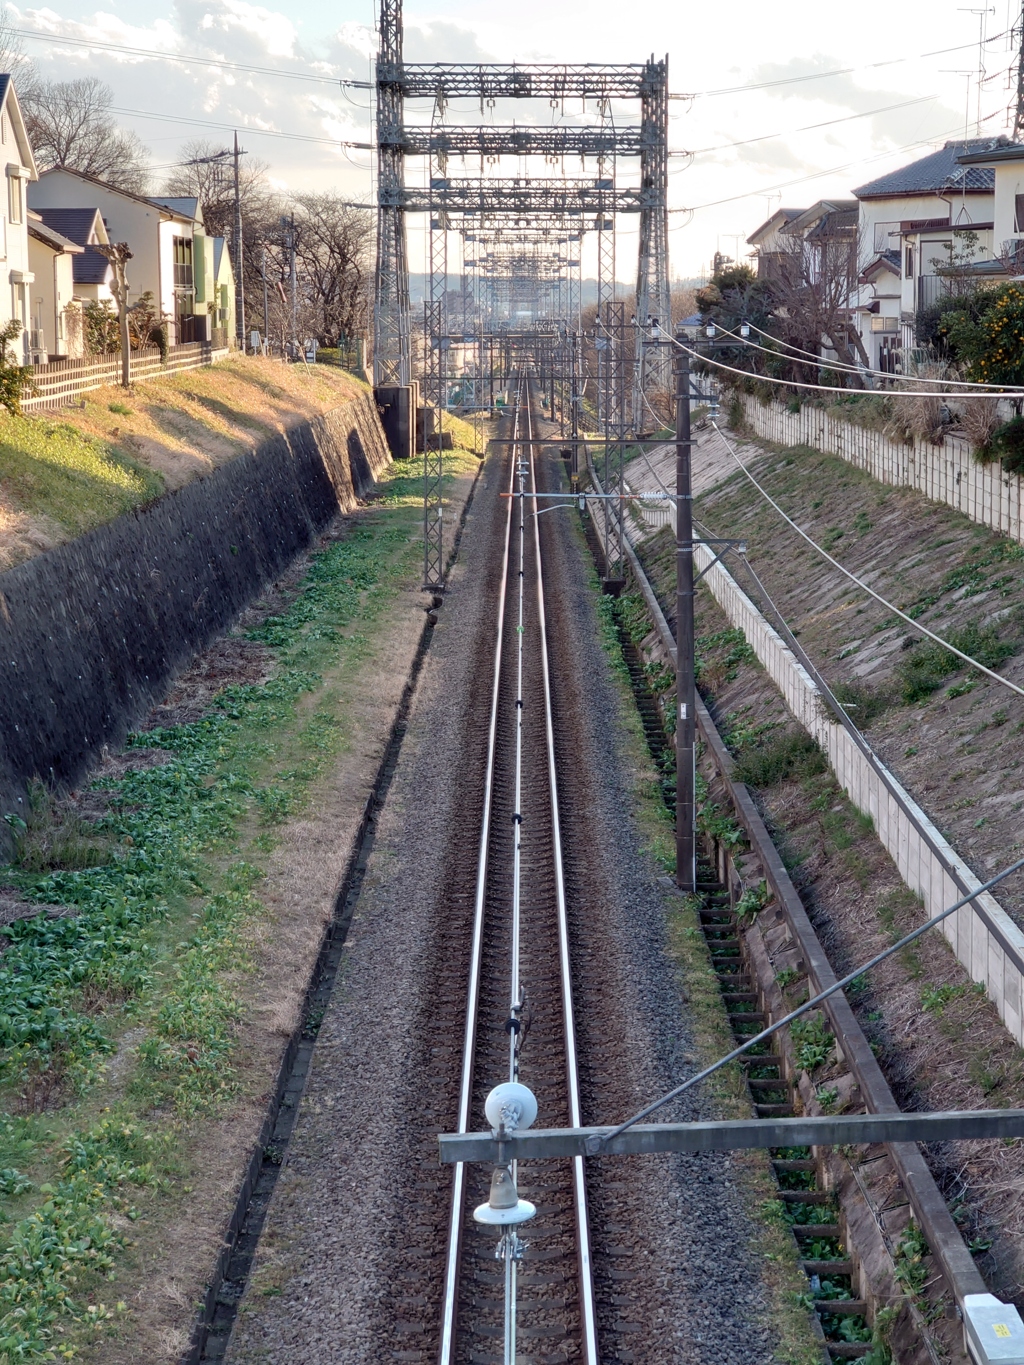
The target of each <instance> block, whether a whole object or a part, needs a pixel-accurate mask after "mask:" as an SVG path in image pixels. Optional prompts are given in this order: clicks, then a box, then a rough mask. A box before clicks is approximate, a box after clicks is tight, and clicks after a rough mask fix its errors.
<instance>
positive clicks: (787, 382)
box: [658, 324, 1024, 399]
mask: <svg viewBox="0 0 1024 1365" xmlns="http://www.w3.org/2000/svg"><path fill="white" fill-rule="evenodd" d="M658 331H659V332H661V333H662V334H663V335H664V336H666V337H668V339H669V341H671V342H672V344H673V346H678V347H679V349H680V350H681V351H685V352H686V353H687V355H689V356H692V357H693V359H694V360H699V361H701V362H702V363H703V364H705V365H712V366H714V368H715V369H716V370H724V371H725V372H726V373H727V374H737V375H739V376H740V378H741V379H756V380H757V381H758V383H761V384H774V385H775V386H776V387H777V388H783V389H811V390H812V391H813V392H814V393H841V394H844V395H845V396H846V397H847V398H849V396H850V393H851V392H852V390H850V389H845V388H844V389H841V388H838V387H837V386H836V385H834V384H805V383H802V382H801V381H800V380H798V379H777V378H775V376H773V375H770V374H758V375H755V374H752V373H751V371H750V370H740V369H737V368H736V366H735V365H726V364H725V363H724V361H721V360H713V359H712V357H711V356H709V355H702V354H701V353H700V351H695V350H694V349H693V348H692V347H691V346H687V345H685V344H684V343H683V342H681V341H680V340H679V338H678V337H674V336H672V335H671V333H669V332H666V331H665V329H664V327H662V326H660V324H659V325H658ZM899 393H900V397H901V398H935V397H937V395H936V394H935V393H934V392H927V391H926V392H923V393H922V392H918V391H917V390H915V389H900V391H899ZM943 396H944V397H946V398H962V399H968V398H992V397H995V396H1001V397H1003V398H1024V389H1021V388H1012V387H1011V386H1010V385H1007V386H1006V387H1004V388H1002V389H999V390H997V391H995V392H990V391H987V390H986V391H985V392H984V393H977V392H972V393H969V392H964V391H963V390H961V391H958V392H957V393H948V394H944V395H943Z"/></svg>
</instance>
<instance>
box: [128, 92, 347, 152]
mask: <svg viewBox="0 0 1024 1365" xmlns="http://www.w3.org/2000/svg"><path fill="white" fill-rule="evenodd" d="M110 110H111V113H114V114H129V115H131V116H132V117H133V118H148V119H155V120H156V122H157V123H184V124H186V125H187V126H188V127H190V128H218V129H221V130H224V131H227V132H229V133H231V132H234V131H235V129H236V128H237V127H238V124H237V123H214V122H212V121H211V120H210V119H198V118H185V117H184V116H183V115H180V114H153V113H150V111H149V110H148V109H124V108H119V107H118V106H117V105H114V104H112V105H111V106H110ZM243 126H244V130H245V133H246V135H247V136H249V137H277V138H286V139H287V140H288V141H289V142H314V143H317V144H318V145H319V146H321V147H352V148H355V149H356V150H357V151H363V152H372V151H373V143H372V142H343V141H342V140H341V139H340V138H331V137H312V136H310V135H308V134H305V133H280V132H277V131H276V130H274V129H272V128H253V127H252V126H251V125H249V124H245V125H243Z"/></svg>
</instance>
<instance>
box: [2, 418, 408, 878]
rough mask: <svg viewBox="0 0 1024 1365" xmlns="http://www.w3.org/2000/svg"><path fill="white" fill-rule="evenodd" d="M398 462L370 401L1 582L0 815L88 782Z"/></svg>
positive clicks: (270, 443) (268, 445)
mask: <svg viewBox="0 0 1024 1365" xmlns="http://www.w3.org/2000/svg"><path fill="white" fill-rule="evenodd" d="M390 458H391V457H390V454H389V452H388V448H387V444H386V442H385V440H384V433H383V430H382V428H381V425H380V420H379V417H378V414H377V407H376V404H375V403H374V401H373V398H372V396H371V395H370V394H369V393H364V394H360V395H359V396H358V397H356V398H354V399H353V400H352V401H350V402H349V403H346V404H344V405H343V406H341V407H339V408H335V409H333V410H332V411H330V412H327V413H324V414H323V415H322V416H320V417H317V418H315V419H313V420H311V421H305V422H301V423H299V424H298V425H296V426H294V427H292V428H290V429H289V430H288V431H287V432H285V433H283V434H281V435H278V436H274V437H273V438H271V439H268V440H267V441H264V442H263V443H262V444H261V445H260V446H259V447H258V448H257V449H256V450H254V451H252V452H251V453H249V454H245V455H239V456H238V457H237V458H236V459H234V460H231V461H229V462H228V463H226V464H223V465H221V466H220V467H219V468H218V469H215V470H214V471H213V473H211V474H209V475H208V476H207V477H205V478H201V479H193V480H192V482H191V483H188V484H186V485H185V486H184V487H183V488H180V489H178V490H177V491H176V492H174V493H168V494H166V495H165V496H164V497H162V498H158V499H157V500H156V501H155V502H153V503H151V504H150V505H149V506H148V507H144V508H142V509H139V510H136V511H133V512H128V513H126V514H125V515H124V516H121V517H117V518H116V519H115V520H114V521H111V522H107V523H106V525H104V526H98V527H97V528H96V529H95V530H93V531H89V532H88V533H87V534H86V535H83V536H79V537H78V538H77V539H75V540H71V541H68V543H67V544H65V545H60V546H57V548H56V549H53V550H49V551H47V552H46V553H44V554H40V555H36V556H35V557H34V558H33V559H29V560H26V561H25V562H24V563H23V564H18V565H16V566H15V567H14V568H13V569H8V570H6V571H5V572H4V573H2V574H0V679H2V686H0V814H5V813H7V812H17V811H18V810H19V809H20V808H21V807H22V806H23V804H24V800H25V789H26V784H27V783H28V782H29V781H30V780H31V779H32V778H40V779H42V780H43V781H47V782H49V783H51V784H53V785H55V786H73V785H74V784H75V783H76V782H77V781H79V780H80V779H81V777H82V776H83V775H84V774H85V773H86V772H87V771H88V769H89V768H90V766H91V765H92V764H93V763H94V762H95V761H96V758H97V757H98V755H99V753H100V752H101V750H102V748H103V746H104V745H112V744H119V743H120V742H121V741H122V740H123V739H124V736H125V733H126V731H127V730H128V729H129V727H130V726H132V725H133V724H136V723H137V722H138V721H140V720H141V719H142V718H143V717H144V716H145V715H146V713H147V711H148V710H149V708H150V707H151V706H152V705H153V703H154V702H155V701H157V700H159V699H160V697H162V696H163V695H164V693H165V691H166V688H167V685H168V683H169V681H170V680H171V678H173V677H174V675H175V673H176V672H177V671H178V670H179V669H181V668H182V667H183V666H184V665H185V664H186V663H187V662H188V661H189V660H190V659H191V658H192V656H193V655H194V654H195V653H196V651H197V650H200V649H203V648H205V646H206V645H208V644H209V643H210V641H211V640H212V639H213V638H214V637H215V636H216V635H217V634H218V633H219V632H220V631H222V630H224V629H225V627H227V626H228V625H229V624H230V623H231V621H232V620H234V618H235V617H236V616H237V614H238V613H239V612H240V611H241V610H242V608H243V607H245V606H246V605H247V604H248V603H249V602H250V601H252V600H253V598H254V597H255V596H256V595H257V594H258V593H259V592H260V591H261V590H262V588H263V586H264V584H266V583H268V582H272V581H273V580H274V578H276V577H277V576H278V575H279V574H280V573H281V572H282V571H283V570H284V569H285V568H287V566H288V565H289V564H290V563H291V562H292V561H293V560H294V558H295V556H296V555H297V554H299V553H300V552H301V551H303V550H305V549H307V548H308V547H309V546H310V545H312V544H313V543H314V541H315V540H316V537H317V536H318V535H319V534H320V532H321V531H322V530H323V529H324V528H325V527H326V526H328V525H329V524H330V522H331V520H332V519H333V518H334V517H335V516H336V515H337V513H338V512H339V511H341V512H348V511H351V510H352V509H354V508H355V507H356V506H357V505H358V501H359V498H360V496H362V495H363V494H364V493H366V491H367V490H368V489H369V488H370V486H371V485H372V483H373V481H374V479H375V477H376V476H377V475H378V474H380V473H381V471H382V470H383V469H385V468H386V467H387V465H388V463H389V462H390ZM0 854H2V849H0Z"/></svg>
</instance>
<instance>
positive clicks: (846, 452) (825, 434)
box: [739, 394, 1024, 542]
mask: <svg viewBox="0 0 1024 1365" xmlns="http://www.w3.org/2000/svg"><path fill="white" fill-rule="evenodd" d="M739 398H740V402H741V403H742V405H743V411H744V415H745V416H746V419H747V422H748V423H749V425H750V427H751V428H752V429H753V430H754V431H755V432H756V433H757V435H758V436H763V437H764V438H765V439H766V440H769V441H776V442H777V443H778V444H779V445H785V446H795V445H809V446H813V447H814V448H815V449H816V450H824V451H827V452H828V454H830V455H838V456H839V457H840V459H843V460H846V461H847V463H849V464H852V465H856V467H857V468H858V469H863V470H864V471H865V473H867V474H870V475H871V476H872V478H875V479H878V480H879V482H880V483H888V484H894V485H896V486H897V487H904V488H916V489H917V490H918V492H919V493H923V494H924V495H925V497H928V498H931V499H933V501H935V502H944V503H945V504H946V506H947V507H953V508H955V509H956V510H957V511H958V512H962V513H963V514H964V516H965V517H970V518H971V520H972V521H976V522H978V524H979V525H981V526H988V527H990V528H991V529H992V530H993V531H1002V532H1003V533H1004V534H1005V535H1008V536H1010V537H1012V539H1014V540H1017V541H1022V542H1024V479H1022V478H1021V476H1020V475H1019V474H1004V473H1003V470H1002V467H1001V466H1000V464H999V461H998V460H993V461H991V462H990V463H989V464H979V463H978V461H977V460H975V458H974V455H973V453H972V448H971V445H970V442H969V441H965V440H962V439H960V438H959V437H956V436H947V437H946V439H945V440H944V442H943V443H942V445H941V446H933V445H930V444H929V443H928V442H927V441H921V440H915V441H914V442H913V443H912V444H910V445H907V444H906V443H905V442H903V441H894V440H890V439H889V438H888V437H887V436H883V435H882V433H881V432H880V431H869V430H868V429H867V428H866V427H861V426H858V425H857V424H856V423H854V422H844V421H842V420H840V419H839V418H836V417H831V416H830V415H829V414H828V413H827V412H823V411H822V409H821V408H815V407H803V408H801V409H800V411H799V412H789V411H787V410H786V408H784V407H783V406H782V404H781V403H768V404H767V405H765V404H763V403H762V402H761V401H760V400H759V399H758V398H755V397H754V396H753V395H752V394H740V395H739Z"/></svg>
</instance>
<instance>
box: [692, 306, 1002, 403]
mask: <svg viewBox="0 0 1024 1365" xmlns="http://www.w3.org/2000/svg"><path fill="white" fill-rule="evenodd" d="M714 325H715V328H716V330H717V331H719V332H724V334H725V335H726V336H728V337H732V338H733V339H734V340H735V341H736V342H737V344H738V345H740V346H749V347H752V348H753V350H755V351H763V352H764V353H765V355H771V356H775V358H776V359H780V358H781V359H783V360H788V359H790V358H791V357H789V356H785V355H782V356H780V353H779V352H778V351H776V350H774V349H773V348H772V347H771V346H759V345H758V343H757V342H756V341H751V340H750V338H749V337H743V336H739V335H737V333H736V332H731V331H730V330H729V328H728V327H723V326H722V324H721V323H719V322H716V323H715V324H714ZM747 326H748V327H749V328H751V330H752V331H755V332H757V333H758V335H760V336H763V337H767V338H768V339H769V341H777V342H778V343H779V345H780V346H786V347H788V348H789V349H790V350H791V351H794V352H795V353H796V355H797V356H799V357H805V358H806V359H807V360H809V361H812V362H814V363H816V364H818V365H820V366H821V368H822V369H826V370H841V371H842V372H843V374H856V375H872V376H873V377H875V378H877V379H892V378H893V377H894V376H893V375H891V374H890V373H889V372H888V371H887V370H873V369H872V368H871V367H870V366H869V365H865V366H860V365H848V364H847V363H846V362H845V361H843V360H825V359H824V357H822V356H820V355H817V356H816V355H815V354H814V352H813V351H805V350H804V348H803V347H802V346H794V345H793V343H792V342H790V341H784V340H783V339H782V338H781V337H774V336H772V334H771V332H766V331H765V330H764V329H763V328H762V327H758V326H757V324H756V323H754V322H750V321H749V320H748V321H747ZM801 363H802V361H801ZM749 373H750V374H751V375H752V377H753V378H755V379H761V378H763V377H765V376H762V375H759V374H754V372H753V371H750V372H749ZM910 377H911V378H912V379H913V381H914V383H915V384H959V385H962V386H964V387H966V388H972V389H995V390H997V391H998V392H996V393H995V394H990V395H989V396H990V397H995V398H1000V397H1002V396H1003V390H1004V388H1005V386H1004V385H1001V384H990V383H987V382H986V381H985V380H983V379H931V378H928V377H926V376H925V375H919V374H915V375H911V376H910ZM783 382H785V381H783ZM845 392H847V393H851V392H854V390H851V389H847V390H845ZM897 392H899V393H905V392H906V391H905V390H903V389H900V390H898V391H897ZM932 396H933V397H942V396H943V395H941V394H934V395H932Z"/></svg>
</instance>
